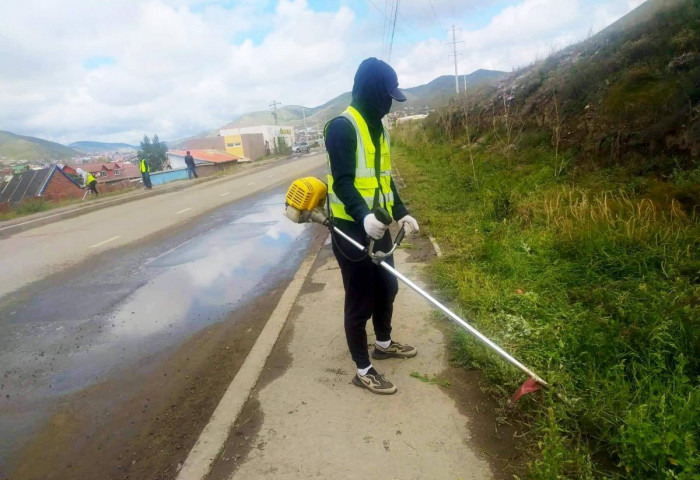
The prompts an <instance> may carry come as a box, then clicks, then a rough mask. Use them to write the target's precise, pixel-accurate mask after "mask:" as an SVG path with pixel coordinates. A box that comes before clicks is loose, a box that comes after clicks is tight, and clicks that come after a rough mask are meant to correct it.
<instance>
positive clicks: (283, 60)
mask: <svg viewBox="0 0 700 480" xmlns="http://www.w3.org/2000/svg"><path fill="white" fill-rule="evenodd" d="M397 1H399V8H398V16H397V19H396V24H395V25H396V26H395V30H394V32H393V42H392V25H391V24H390V22H389V18H390V17H392V13H393V10H392V7H393V6H395V5H396V2H397ZM641 3H642V0H269V1H265V0H144V1H138V0H109V1H105V2H86V1H85V0H61V1H58V0H11V1H2V2H0V19H2V28H1V29H0V130H8V131H10V132H13V133H17V134H21V135H31V136H37V137H41V138H45V139H48V140H53V141H57V142H61V143H65V144H67V143H70V142H74V141H78V140H95V141H105V142H127V143H132V144H137V143H138V141H139V139H141V138H142V137H143V135H144V134H149V135H152V134H154V133H157V134H158V135H159V136H160V138H161V139H165V140H167V139H177V138H182V137H186V136H190V135H194V134H197V133H199V132H201V131H208V130H213V129H216V128H218V127H220V126H222V125H223V124H225V123H227V122H229V121H230V120H231V119H233V118H234V117H236V116H237V115H240V114H242V113H245V112H250V111H257V110H267V109H269V104H270V103H271V102H272V101H273V100H277V101H279V102H282V104H283V105H304V106H307V107H315V106H318V105H320V104H322V103H325V102H326V101H328V100H330V99H332V98H333V97H335V96H337V95H339V94H341V93H343V92H346V91H349V90H351V88H352V78H353V75H354V72H355V70H356V68H357V65H358V64H359V62H360V61H361V60H362V59H363V58H366V57H369V56H375V57H378V58H382V59H384V60H386V61H388V62H389V63H391V64H392V65H393V66H394V68H395V69H396V70H397V72H398V74H399V82H400V84H401V86H403V87H413V86H417V85H422V84H425V83H427V82H429V81H430V80H432V79H434V78H435V77H437V76H439V75H445V74H448V75H449V74H454V64H453V60H452V58H450V57H449V56H448V55H449V54H450V53H451V48H452V47H451V46H450V45H448V44H447V42H449V41H450V40H451V33H450V32H448V29H449V28H451V26H452V25H456V26H457V27H459V28H460V30H458V31H457V40H458V41H464V42H465V43H460V44H459V45H458V47H459V52H460V53H461V56H459V72H460V74H462V73H469V72H472V71H474V70H476V69H479V68H488V69H496V70H506V71H510V70H512V69H513V68H517V67H519V66H524V65H527V64H528V63H530V62H532V61H533V60H536V59H538V58H544V57H546V56H547V54H548V53H550V52H552V51H554V50H556V49H559V48H562V47H564V46H566V45H569V44H571V43H573V42H576V41H578V40H581V39H583V38H585V37H586V36H587V35H588V34H589V33H595V32H597V31H599V30H600V29H602V28H604V27H605V26H607V25H608V24H610V23H612V22H613V21H615V20H616V19H618V18H620V17H621V16H623V15H625V14H626V13H628V12H629V11H631V10H632V9H634V8H635V7H637V6H638V5H640V4H641Z"/></svg>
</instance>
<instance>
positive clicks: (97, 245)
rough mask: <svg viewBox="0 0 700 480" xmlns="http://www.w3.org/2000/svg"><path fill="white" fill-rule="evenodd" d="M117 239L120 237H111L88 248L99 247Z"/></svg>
mask: <svg viewBox="0 0 700 480" xmlns="http://www.w3.org/2000/svg"><path fill="white" fill-rule="evenodd" d="M117 238H121V235H115V236H113V237H112V238H108V239H107V240H104V241H102V242H100V243H96V244H94V245H90V248H97V247H101V246H102V245H104V244H105V243H109V242H111V241H112V240H116V239H117Z"/></svg>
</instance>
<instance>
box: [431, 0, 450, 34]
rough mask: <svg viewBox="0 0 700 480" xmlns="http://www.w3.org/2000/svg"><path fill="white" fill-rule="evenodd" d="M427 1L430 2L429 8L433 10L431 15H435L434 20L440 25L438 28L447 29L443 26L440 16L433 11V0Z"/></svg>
mask: <svg viewBox="0 0 700 480" xmlns="http://www.w3.org/2000/svg"><path fill="white" fill-rule="evenodd" d="M429 2H430V8H431V10H432V11H433V15H434V16H435V20H437V22H438V25H439V26H440V29H441V30H447V29H446V28H445V26H444V25H443V24H442V22H441V21H440V18H439V17H438V14H437V12H436V11H435V6H433V0H429Z"/></svg>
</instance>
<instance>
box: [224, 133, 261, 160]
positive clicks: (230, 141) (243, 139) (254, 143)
mask: <svg viewBox="0 0 700 480" xmlns="http://www.w3.org/2000/svg"><path fill="white" fill-rule="evenodd" d="M224 140H225V142H224V143H225V145H226V153H229V154H231V155H236V156H238V157H241V158H244V159H245V160H257V159H259V158H262V157H264V156H265V155H267V151H266V150H265V137H264V136H263V134H262V133H242V134H234V135H226V136H225V137H224Z"/></svg>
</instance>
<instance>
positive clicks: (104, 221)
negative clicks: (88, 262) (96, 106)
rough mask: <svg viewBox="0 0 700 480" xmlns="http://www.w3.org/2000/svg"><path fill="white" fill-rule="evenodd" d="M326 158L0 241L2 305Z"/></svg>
mask: <svg viewBox="0 0 700 480" xmlns="http://www.w3.org/2000/svg"><path fill="white" fill-rule="evenodd" d="M324 162H325V156H324V154H313V155H309V156H301V157H293V158H291V159H289V160H285V161H283V162H280V163H279V164H274V165H271V166H270V168H269V169H265V170H262V171H256V172H252V173H247V174H243V175H241V176H232V177H231V178H230V179H227V180H226V181H224V182H220V183H215V184H211V183H203V184H200V185H196V186H193V187H192V188H189V189H186V190H183V191H177V192H172V193H167V194H163V195H158V196H153V197H150V198H146V199H142V200H139V201H138V202H137V203H128V204H124V205H115V206H113V207H108V208H105V209H102V210H98V211H95V212H91V213H88V214H85V215H81V216H79V217H75V218H71V219H67V220H63V221H59V222H56V223H52V224H49V225H45V226H42V227H38V228H35V229H32V230H27V231H24V232H22V233H19V234H17V235H14V236H12V237H10V238H6V239H2V240H0V262H1V263H0V271H2V277H0V299H2V298H3V297H4V296H6V295H7V294H9V293H11V292H13V291H15V290H18V289H19V288H21V287H23V286H25V285H27V284H29V283H31V282H33V281H36V280H38V279H40V278H42V277H44V276H46V275H48V274H50V273H55V272H56V271H57V270H60V269H61V268H62V267H64V266H66V265H70V264H75V263H78V262H80V261H82V260H85V259H86V258H90V257H93V258H94V257H97V256H99V254H100V253H101V252H104V251H107V250H110V249H114V248H117V247H120V246H123V245H128V244H131V243H133V242H136V241H138V240H140V239H143V238H146V237H148V236H149V235H152V234H155V233H157V232H159V231H161V230H163V229H166V228H171V227H173V226H177V225H178V224H182V223H184V222H187V221H188V220H189V219H192V218H195V217H197V216H199V215H202V214H203V213H206V212H207V211H209V210H212V209H214V208H217V207H220V206H222V205H225V204H227V203H231V202H232V201H235V200H237V199H241V198H245V197H246V196H248V195H251V194H253V193H256V192H259V191H262V190H265V189H267V188H270V187H273V186H275V185H280V184H284V183H288V182H289V181H290V180H292V179H294V178H299V177H303V176H308V175H310V174H311V173H312V172H317V173H318V171H319V169H320V168H321V167H322V166H323V164H324Z"/></svg>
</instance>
